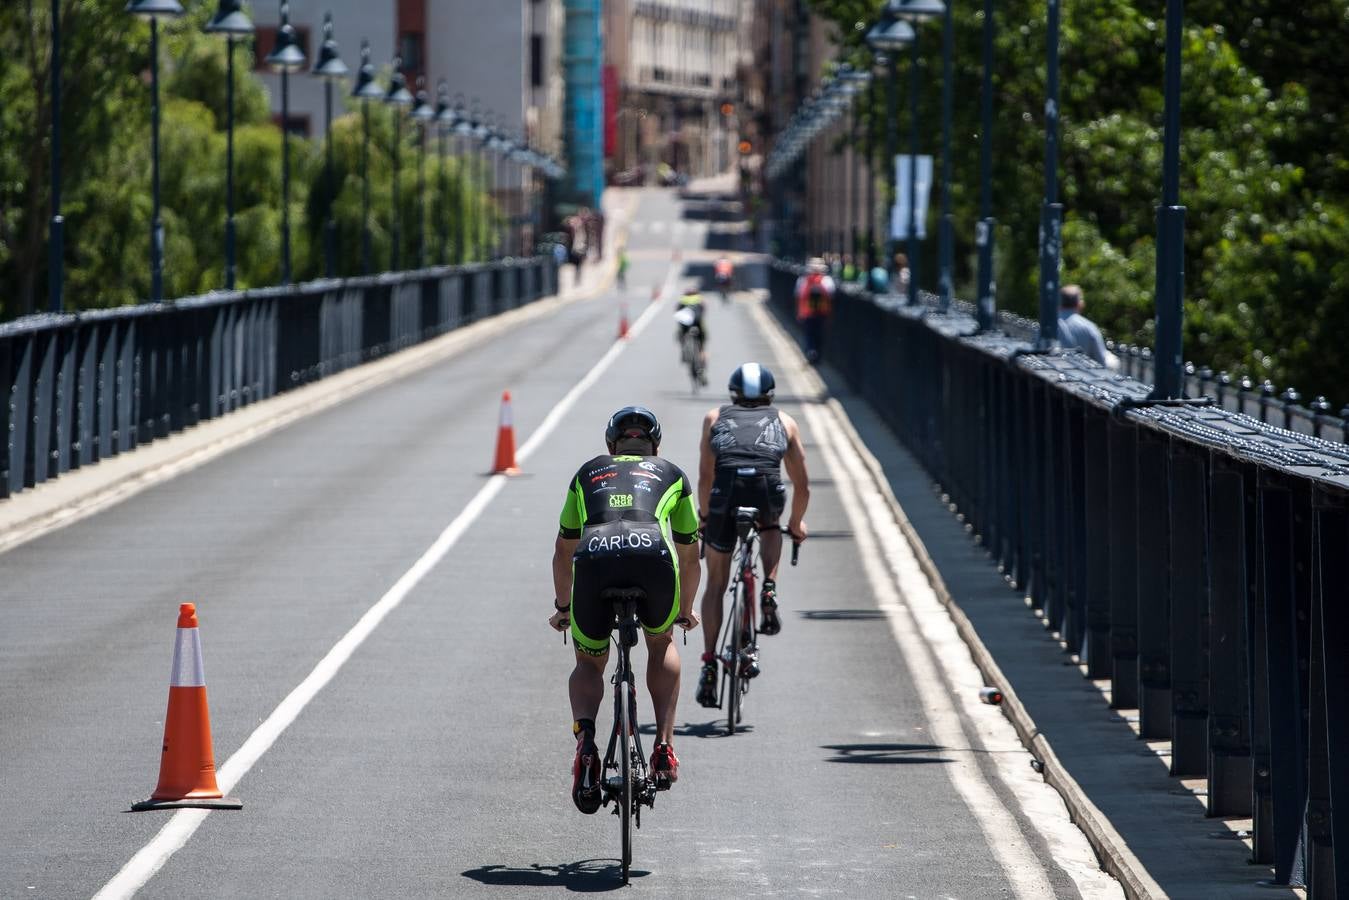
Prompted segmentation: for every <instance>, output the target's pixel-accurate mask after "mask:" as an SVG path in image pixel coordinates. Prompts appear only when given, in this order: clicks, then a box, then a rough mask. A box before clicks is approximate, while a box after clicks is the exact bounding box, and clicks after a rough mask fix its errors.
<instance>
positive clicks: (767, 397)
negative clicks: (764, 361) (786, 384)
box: [727, 362, 777, 404]
mask: <svg viewBox="0 0 1349 900" xmlns="http://www.w3.org/2000/svg"><path fill="white" fill-rule="evenodd" d="M727 387H728V388H729V389H730V391H731V399H732V400H734V401H735V402H736V403H756V404H757V403H770V402H772V400H773V391H774V390H775V389H776V388H777V382H776V381H774V380H773V373H772V372H770V371H768V369H767V367H765V366H761V365H759V364H758V363H752V362H750V363H745V364H744V365H742V366H740V367H739V368H738V369H736V370H735V371H734V372H732V373H731V381H730V384H728V385H727Z"/></svg>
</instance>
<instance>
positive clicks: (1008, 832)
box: [753, 305, 1122, 898]
mask: <svg viewBox="0 0 1349 900" xmlns="http://www.w3.org/2000/svg"><path fill="white" fill-rule="evenodd" d="M753 312H754V317H755V318H756V319H757V320H758V322H759V324H760V326H761V329H762V331H763V333H764V335H765V336H766V337H767V339H768V341H769V343H770V345H772V347H773V350H774V352H775V354H776V355H777V357H778V358H779V359H780V360H781V361H782V362H784V363H787V364H788V365H786V366H784V369H785V370H786V371H787V374H788V375H789V377H791V378H792V379H793V380H796V381H797V382H798V384H800V383H801V382H803V381H805V382H808V383H809V387H808V389H807V390H806V391H805V392H804V393H807V394H810V393H812V392H815V391H819V390H821V389H822V387H823V385H822V384H821V383H820V382H819V381H818V378H817V377H815V376H813V373H810V374H809V375H806V374H805V372H806V371H807V370H805V369H804V365H803V361H802V360H801V358H800V353H799V352H798V351H797V349H796V348H795V347H794V346H793V345H791V344H790V343H789V342H788V341H787V340H786V339H785V338H784V337H783V335H782V334H781V332H780V331H779V329H778V327H777V325H776V323H774V322H771V321H770V320H769V317H768V315H767V314H766V313H765V312H764V311H763V310H762V309H761V308H760V307H758V306H757V305H756V306H755V307H754V308H753ZM812 389H813V390H812ZM833 407H834V404H830V406H829V409H830V412H831V413H833V415H842V413H841V412H840V411H839V410H837V409H834V408H833ZM802 415H803V417H804V418H805V419H806V424H807V426H808V427H809V428H810V431H811V433H812V434H813V435H814V436H815V438H816V440H817V441H818V442H819V443H820V447H821V450H822V455H823V457H824V461H825V464H826V466H827V468H828V469H829V470H830V474H831V476H832V477H833V478H834V481H835V484H836V486H837V487H838V489H839V497H840V500H841V501H842V504H843V508H844V510H845V512H846V514H847V516H848V521H849V523H850V524H851V526H852V530H853V533H854V535H856V539H857V549H858V553H859V555H860V556H861V558H862V563H863V569H864V571H865V572H866V575H867V579H868V581H869V582H870V584H871V587H872V589H873V590H874V591H875V595H876V598H877V603H878V606H879V607H880V609H881V610H883V611H884V612H885V614H886V619H887V620H888V621H889V624H890V629H891V632H892V633H893V635H894V638H895V641H896V643H897V644H899V647H900V650H901V652H902V653H903V655H904V659H905V661H906V663H907V664H908V667H909V671H910V674H911V675H912V676H913V680H914V685H915V687H916V688H917V689H918V692H919V696H920V697H921V698H922V701H923V708H924V711H925V713H926V715H927V718H928V722H929V725H930V727H931V733H932V736H933V737H934V738H935V740H936V742H937V743H939V744H941V745H942V746H946V747H953V748H956V747H968V746H974V742H973V741H972V740H971V738H972V736H971V735H967V734H966V733H965V727H964V724H963V723H962V722H961V719H960V716H959V713H958V712H957V710H956V706H955V702H956V701H955V700H954V698H953V697H952V696H951V694H950V692H949V691H948V689H947V686H946V683H945V682H944V681H943V679H942V671H943V670H944V671H945V673H946V675H947V678H948V679H950V681H951V684H953V685H955V686H956V687H957V688H959V689H961V690H966V691H968V692H970V694H971V696H974V695H975V694H977V690H978V687H979V686H981V683H980V684H971V683H968V682H969V681H970V679H971V678H972V679H973V680H974V681H975V682H980V679H979V675H978V670H977V669H976V668H975V666H974V663H973V660H972V659H970V656H969V652H968V649H967V648H966V647H965V645H964V643H963V642H962V641H961V640H960V637H959V635H958V634H957V633H956V630H955V626H954V623H952V622H951V619H950V616H949V615H947V613H946V610H945V608H944V607H942V605H941V602H940V600H938V599H937V596H936V594H935V592H934V591H933V590H932V586H931V584H929V582H928V580H927V577H926V575H924V573H923V571H922V568H921V567H920V566H919V564H918V560H917V558H916V557H915V556H914V553H913V550H912V548H911V547H910V546H909V544H908V542H907V541H906V540H905V538H904V535H903V532H902V531H901V530H900V528H899V526H898V523H896V522H895V520H894V517H893V515H891V513H890V510H889V508H888V507H887V506H886V505H885V502H884V501H883V499H882V498H881V496H880V494H879V493H878V492H876V491H875V490H874V489H873V488H874V485H873V482H872V479H871V477H870V473H868V472H867V470H866V469H865V467H864V466H863V465H862V461H861V460H860V459H858V457H857V455H856V453H855V452H854V450H853V448H852V447H851V446H850V445H849V444H847V443H846V442H845V441H844V439H843V437H842V429H841V428H839V427H838V426H837V425H836V424H835V423H834V422H831V421H829V420H828V418H827V417H826V414H825V413H823V412H821V411H820V409H819V408H818V407H816V406H814V405H812V404H806V405H804V406H803V407H802ZM887 563H888V565H887ZM936 648H940V650H941V652H937V651H936ZM962 662H963V663H964V668H963V669H962V667H961V663H962ZM939 665H940V666H941V668H940V669H939ZM966 670H967V671H966ZM974 712H976V713H983V712H992V713H993V714H994V715H996V716H997V717H998V719H999V720H1000V723H993V722H991V721H988V720H987V719H988V717H984V721H980V725H981V726H982V727H981V728H980V729H979V731H980V736H981V737H983V738H985V740H984V744H985V746H988V745H989V744H990V743H991V742H990V741H989V740H988V737H989V732H991V731H996V730H997V725H998V724H1001V726H1002V729H1003V730H1004V731H1009V732H1010V731H1011V726H1010V724H1009V723H1007V722H1006V721H1005V720H1002V717H1001V713H999V712H997V711H996V710H994V709H993V708H992V707H989V708H988V709H987V710H983V709H980V710H975V711H974ZM972 718H975V719H976V721H978V719H977V717H972ZM998 737H1001V738H1004V740H1000V741H999V742H998V743H999V744H1000V745H1004V746H1011V747H1020V743H1019V742H1018V741H1016V737H1015V734H1014V733H1013V734H1011V735H1010V745H1009V744H1008V740H1006V738H1007V736H1006V735H1001V734H1000V735H998ZM1024 758H1025V757H1021V759H1024ZM953 759H954V760H955V761H954V762H953V763H952V764H950V765H949V766H948V767H947V768H946V771H947V774H948V775H949V776H950V778H951V782H952V785H953V786H954V787H955V789H956V792H957V793H958V794H959V795H960V797H961V800H962V801H963V802H964V803H965V805H966V807H968V808H969V810H970V811H971V813H972V814H973V815H974V818H975V820H976V821H977V822H978V823H979V828H980V830H981V831H982V832H983V834H984V838H985V842H986V843H987V844H988V846H989V849H990V850H991V851H992V853H993V855H994V857H995V858H996V859H997V861H998V865H999V866H1000V867H1001V868H1002V870H1003V872H1004V873H1005V874H1006V875H1007V877H1008V880H1009V881H1010V882H1011V883H1012V887H1013V890H1014V891H1015V892H1016V894H1017V896H1019V897H1025V898H1041V897H1051V896H1054V890H1053V888H1052V886H1051V885H1050V883H1049V880H1048V877H1047V875H1046V872H1045V867H1044V866H1043V865H1042V864H1041V862H1040V861H1039V859H1038V856H1037V854H1036V853H1035V852H1034V851H1033V850H1032V849H1031V847H1030V845H1029V844H1028V843H1027V842H1026V839H1025V836H1024V835H1023V834H1022V832H1021V829H1020V827H1019V825H1018V823H1017V820H1016V818H1015V816H1013V815H1012V813H1011V812H1010V810H1008V809H1007V808H1006V806H1005V805H1004V804H1003V802H1002V800H1001V798H1000V797H999V796H998V794H997V793H996V792H995V791H994V790H993V789H992V787H991V786H990V785H989V783H988V781H987V779H986V777H985V775H984V773H983V771H982V769H980V767H979V765H978V763H977V761H976V760H975V759H974V758H973V757H972V756H971V755H969V754H953ZM1009 762H1010V761H1009ZM999 768H1000V771H1001V773H1002V774H1003V775H1004V777H1003V779H1002V780H1003V781H1004V782H1005V783H1006V782H1009V779H1008V778H1007V777H1006V768H1005V767H1004V766H1000V767H999ZM1025 768H1026V769H1029V766H1026V767H1025ZM1008 786H1009V787H1011V788H1012V789H1013V791H1014V793H1016V794H1017V796H1018V799H1019V800H1022V801H1023V806H1026V807H1027V813H1028V814H1030V815H1031V816H1032V817H1033V821H1035V822H1036V829H1037V831H1038V832H1040V834H1041V835H1042V836H1043V837H1044V838H1045V839H1046V842H1047V844H1048V845H1049V847H1050V849H1051V850H1052V851H1054V853H1053V856H1054V859H1055V860H1056V861H1060V862H1062V861H1063V860H1062V859H1061V858H1060V851H1062V853H1063V854H1064V856H1065V857H1067V858H1069V859H1071V860H1072V861H1073V862H1076V863H1080V862H1082V860H1081V857H1083V856H1084V855H1085V857H1086V858H1087V859H1090V860H1091V863H1092V864H1094V857H1093V856H1092V854H1091V849H1090V847H1089V846H1087V845H1086V839H1085V837H1084V836H1083V835H1082V834H1081V833H1080V832H1079V831H1078V830H1077V829H1076V827H1075V826H1073V825H1072V824H1071V822H1070V821H1069V820H1068V817H1067V810H1066V809H1065V808H1064V807H1063V805H1062V801H1061V800H1059V798H1058V795H1057V794H1054V793H1053V791H1052V789H1050V788H1048V786H1047V785H1044V784H1043V783H1041V784H1040V785H1038V787H1039V788H1041V789H1043V790H1044V791H1048V792H1049V794H1052V797H1036V798H1034V800H1035V801H1036V802H1034V804H1033V806H1031V805H1028V804H1027V803H1026V802H1025V800H1026V799H1029V798H1028V797H1025V796H1023V795H1029V794H1033V793H1034V790H1033V787H1034V786H1029V785H1026V784H1025V783H1024V778H1020V777H1017V778H1016V779H1015V781H1014V782H1011V783H1009V785H1008ZM1053 801H1058V802H1057V803H1054V802H1053ZM1047 812H1049V813H1051V814H1052V813H1057V816H1055V818H1056V819H1061V820H1062V827H1060V828H1049V827H1047V823H1046V824H1040V823H1039V821H1038V820H1039V816H1040V815H1044V814H1045V813H1047ZM1084 848H1085V854H1084V853H1083V852H1082V851H1083V849H1084ZM1064 868H1065V871H1068V874H1069V875H1070V876H1071V877H1072V878H1073V880H1074V881H1075V882H1076V883H1077V885H1078V888H1079V890H1080V891H1081V893H1082V894H1083V896H1085V897H1106V896H1109V897H1121V896H1122V891H1121V889H1120V887H1119V885H1118V883H1117V882H1115V881H1114V880H1113V879H1111V878H1110V877H1109V876H1108V875H1104V873H1100V872H1099V871H1096V872H1094V873H1093V872H1091V871H1086V870H1085V869H1086V868H1087V867H1086V866H1085V865H1073V866H1072V867H1071V868H1069V867H1067V866H1065V867H1064ZM1091 868H1094V869H1096V870H1099V866H1096V865H1091ZM1074 869H1076V870H1078V871H1076V872H1074V871H1073V870H1074Z"/></svg>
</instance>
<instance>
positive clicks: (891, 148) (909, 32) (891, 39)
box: [866, 3, 914, 275]
mask: <svg viewBox="0 0 1349 900" xmlns="http://www.w3.org/2000/svg"><path fill="white" fill-rule="evenodd" d="M893 6H894V4H893V3H890V4H887V5H886V7H885V9H883V10H881V17H880V20H879V21H877V22H876V24H875V25H873V26H872V27H871V30H870V31H868V32H867V38H866V39H867V45H868V46H869V47H871V49H872V50H873V51H875V52H876V53H878V54H881V55H882V56H883V57H884V60H885V68H886V79H885V162H884V166H885V183H886V185H887V186H888V187H889V194H890V197H889V199H890V202H891V203H892V204H893V203H894V202H895V200H896V199H897V196H898V194H897V190H896V188H897V185H896V184H895V154H896V153H897V152H898V149H899V148H898V137H897V127H898V119H899V100H898V88H897V85H896V82H897V80H898V77H897V76H898V68H897V66H896V64H895V60H896V57H897V56H898V55H899V51H900V50H902V49H904V48H905V47H907V46H908V45H910V44H912V43H913V39H914V33H913V26H911V25H910V24H909V23H908V22H905V21H904V20H903V19H900V18H899V17H898V16H896V15H895V12H894V9H893V8H892V7H893ZM884 221H885V232H886V235H887V237H886V240H885V241H884V244H885V257H886V263H885V265H886V268H889V267H890V261H891V259H892V257H893V256H894V249H893V244H892V243H891V238H890V235H891V234H892V230H891V215H890V213H889V211H888V210H887V213H886V215H885V217H884ZM895 274H896V275H898V274H899V273H898V272H896V273H895Z"/></svg>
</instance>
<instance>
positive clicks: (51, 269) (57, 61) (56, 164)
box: [47, 0, 65, 313]
mask: <svg viewBox="0 0 1349 900" xmlns="http://www.w3.org/2000/svg"><path fill="white" fill-rule="evenodd" d="M51 15H52V21H51V41H52V65H51V76H52V146H51V154H52V172H51V179H52V180H51V188H52V190H51V193H52V218H51V224H50V226H49V227H48V231H47V308H48V309H50V310H51V311H52V312H54V313H59V312H60V311H61V286H62V284H63V283H64V281H65V278H64V273H63V272H62V268H61V266H62V257H63V255H64V253H65V233H64V226H65V219H64V218H63V217H62V216H61V6H60V2H59V0H52V13H51Z"/></svg>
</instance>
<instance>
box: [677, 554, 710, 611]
mask: <svg viewBox="0 0 1349 900" xmlns="http://www.w3.org/2000/svg"><path fill="white" fill-rule="evenodd" d="M675 556H676V557H677V559H678V563H679V618H681V619H684V620H686V621H687V622H688V623H689V624H688V625H687V626H685V628H684V630H685V631H692V630H693V629H695V628H697V627H698V614H697V613H696V612H695V611H694V609H693V601H694V600H695V599H697V597H698V581H699V579H700V578H702V575H703V567H702V564H701V563H700V562H699V561H698V545H697V543H693V544H675Z"/></svg>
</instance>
